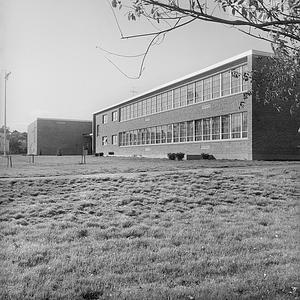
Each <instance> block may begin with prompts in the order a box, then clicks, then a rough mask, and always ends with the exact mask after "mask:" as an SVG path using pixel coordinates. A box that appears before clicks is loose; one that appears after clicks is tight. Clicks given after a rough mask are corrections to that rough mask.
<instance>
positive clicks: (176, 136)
mask: <svg viewBox="0 0 300 300" xmlns="http://www.w3.org/2000/svg"><path fill="white" fill-rule="evenodd" d="M178 141H179V124H178V123H175V124H173V142H174V143H177V142H178Z"/></svg>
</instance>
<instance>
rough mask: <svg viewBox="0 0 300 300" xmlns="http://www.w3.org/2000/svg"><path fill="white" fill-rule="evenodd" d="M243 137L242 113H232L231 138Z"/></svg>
mask: <svg viewBox="0 0 300 300" xmlns="http://www.w3.org/2000/svg"><path fill="white" fill-rule="evenodd" d="M240 137H241V114H240V113H237V114H232V115H231V138H233V139H238V138H240Z"/></svg>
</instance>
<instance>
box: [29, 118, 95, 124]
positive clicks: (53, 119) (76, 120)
mask: <svg viewBox="0 0 300 300" xmlns="http://www.w3.org/2000/svg"><path fill="white" fill-rule="evenodd" d="M37 120H48V121H71V122H91V123H92V120H78V119H57V118H36V120H35V121H37ZM35 121H33V122H35Z"/></svg>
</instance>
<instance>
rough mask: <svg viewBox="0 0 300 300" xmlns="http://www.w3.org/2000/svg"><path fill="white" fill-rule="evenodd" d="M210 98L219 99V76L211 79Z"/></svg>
mask: <svg viewBox="0 0 300 300" xmlns="http://www.w3.org/2000/svg"><path fill="white" fill-rule="evenodd" d="M212 97H213V99H214V98H218V97H220V74H217V75H215V76H213V77H212Z"/></svg>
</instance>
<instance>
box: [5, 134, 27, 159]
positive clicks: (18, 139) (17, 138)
mask: <svg viewBox="0 0 300 300" xmlns="http://www.w3.org/2000/svg"><path fill="white" fill-rule="evenodd" d="M9 150H10V153H12V154H25V153H27V133H26V132H19V131H17V130H14V131H12V132H11V133H10V135H9Z"/></svg>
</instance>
